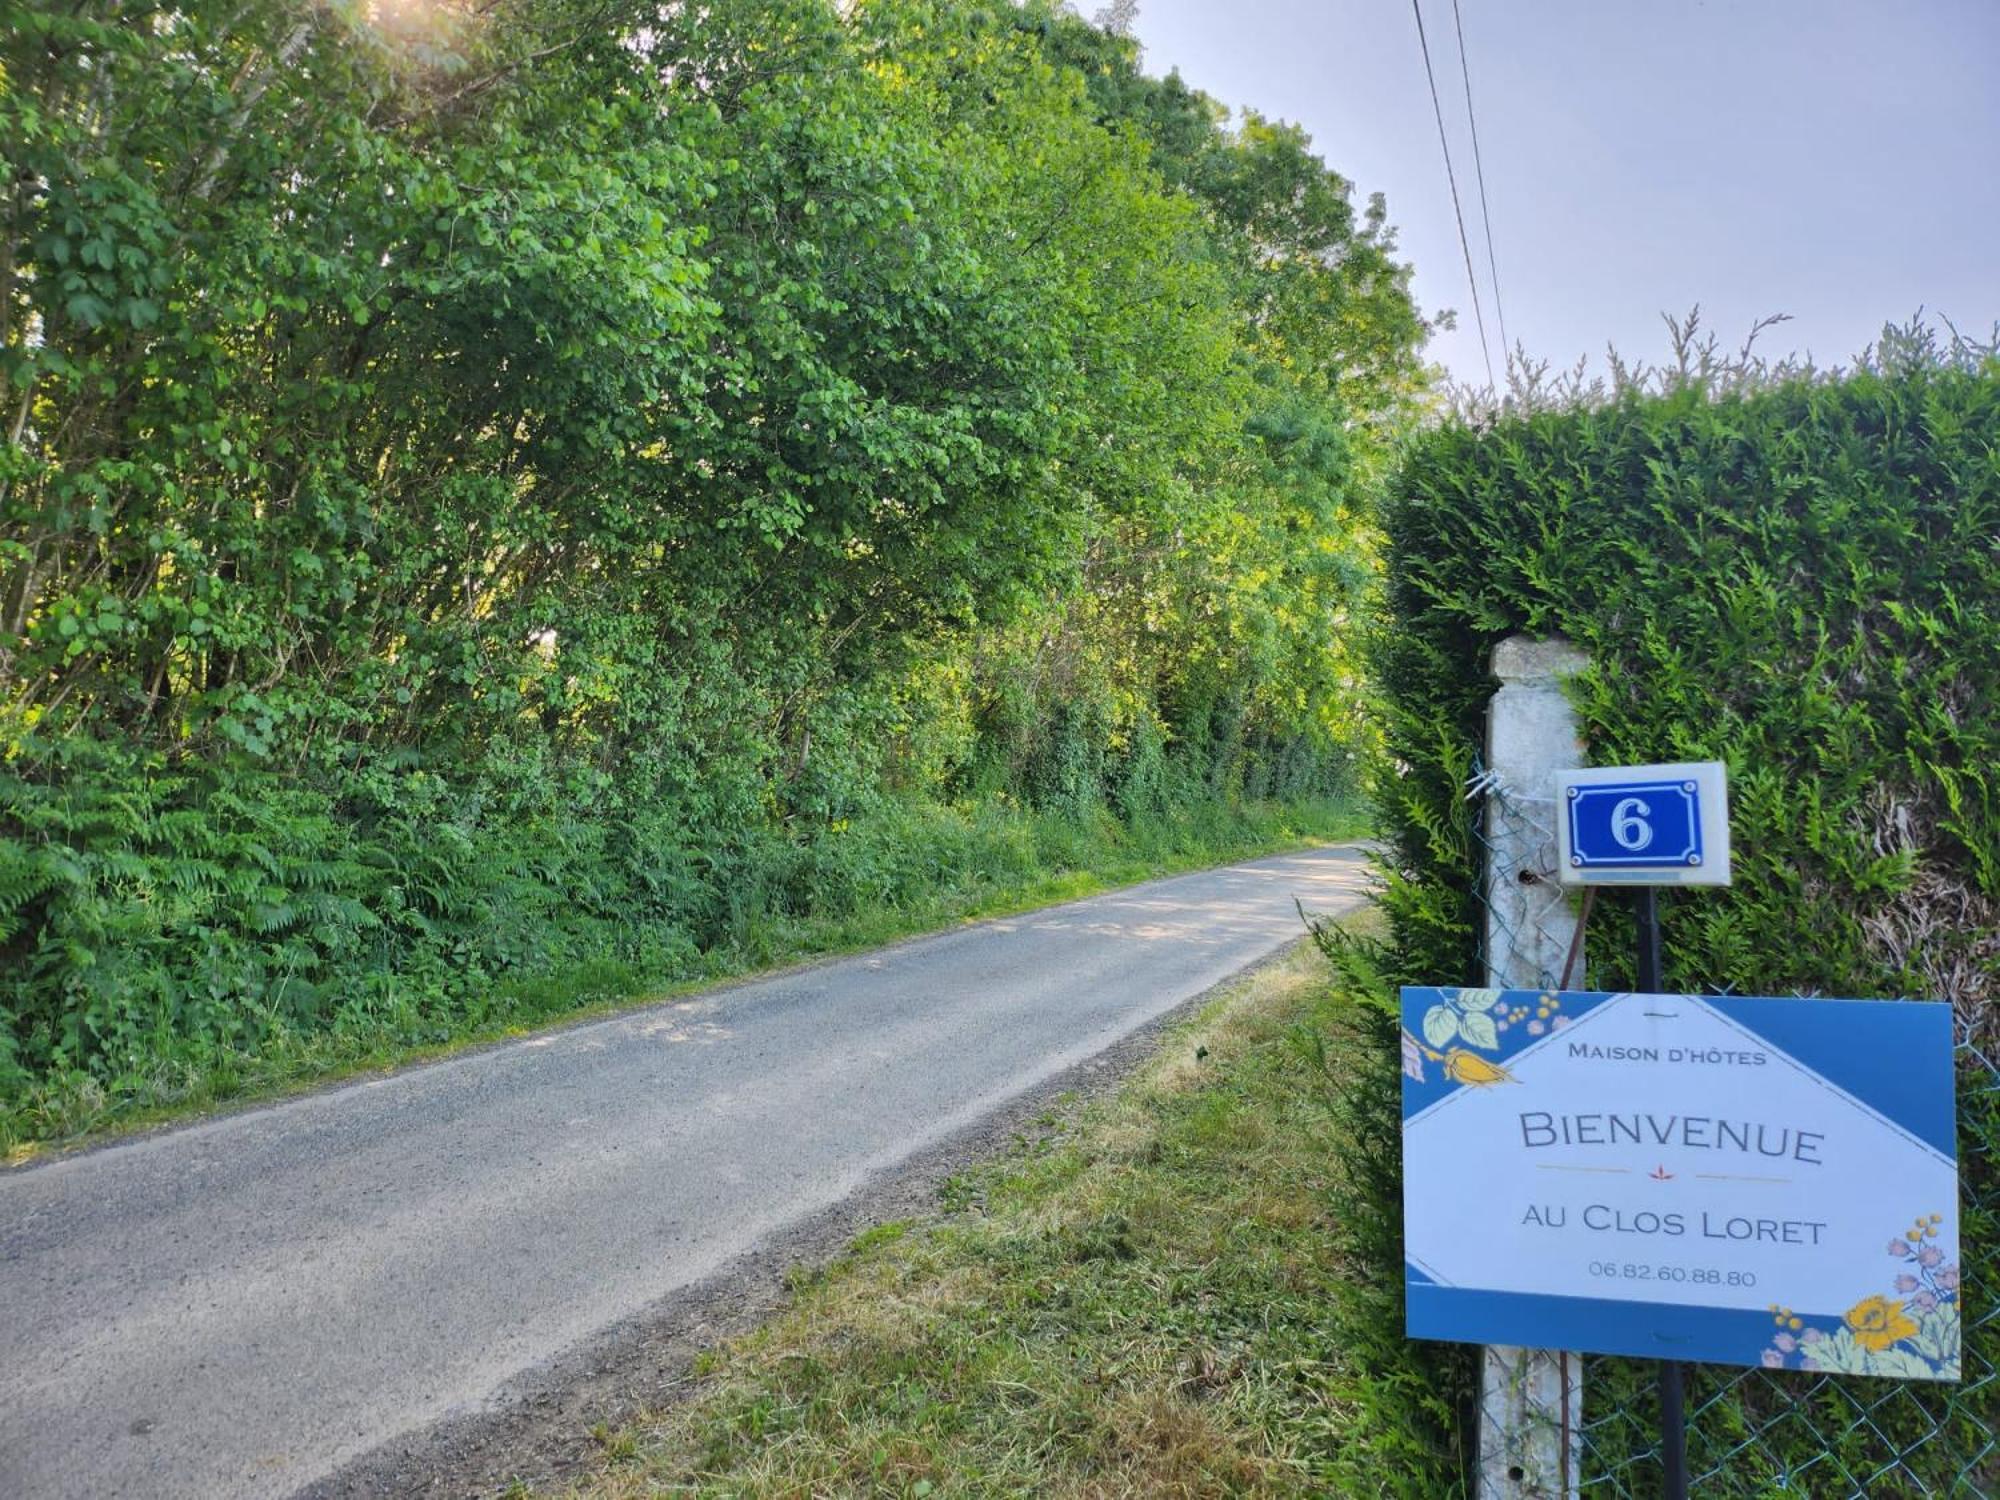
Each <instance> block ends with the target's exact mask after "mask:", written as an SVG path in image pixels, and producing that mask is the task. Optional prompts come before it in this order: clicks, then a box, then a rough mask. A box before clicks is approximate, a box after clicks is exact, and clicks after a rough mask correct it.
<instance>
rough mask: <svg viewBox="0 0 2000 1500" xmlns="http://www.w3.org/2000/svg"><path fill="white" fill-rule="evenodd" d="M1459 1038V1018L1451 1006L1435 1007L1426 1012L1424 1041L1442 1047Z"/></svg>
mask: <svg viewBox="0 0 2000 1500" xmlns="http://www.w3.org/2000/svg"><path fill="white" fill-rule="evenodd" d="M1457 1036H1458V1017H1457V1016H1456V1015H1454V1014H1453V1013H1452V1009H1451V1007H1450V1006H1449V1005H1433V1006H1432V1007H1431V1008H1430V1009H1429V1010H1427V1011H1425V1012H1424V1040H1425V1041H1427V1042H1429V1043H1430V1044H1431V1045H1432V1046H1433V1047H1442V1046H1443V1045H1444V1044H1445V1043H1446V1042H1449V1041H1452V1040H1454V1039H1455V1038H1456V1037H1457Z"/></svg>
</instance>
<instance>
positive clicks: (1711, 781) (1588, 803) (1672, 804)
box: [1556, 761, 1730, 1500]
mask: <svg viewBox="0 0 2000 1500" xmlns="http://www.w3.org/2000/svg"><path fill="white" fill-rule="evenodd" d="M1556 781H1557V786H1558V791H1557V803H1558V816H1559V817H1560V818H1561V820H1562V827H1561V838H1560V842H1559V846H1558V847H1559V852H1560V858H1559V860H1558V871H1559V874H1558V878H1559V879H1560V880H1561V881H1562V883H1563V884H1564V885H1584V886H1590V885H1630V886H1633V887H1636V889H1635V890H1634V891H1633V893H1632V894H1633V915H1634V917H1635V919H1636V926H1637V929H1638V933H1637V938H1638V951H1637V953H1636V955H1635V957H1636V958H1637V960H1638V963H1637V968H1638V986H1639V989H1640V990H1641V991H1642V992H1644V993H1647V994H1658V993H1660V992H1661V991H1662V990H1663V989H1665V987H1666V981H1665V980H1664V979H1663V978H1662V975H1661V967H1662V966H1661V962H1660V903H1659V894H1658V887H1660V886H1662V885H1727V884H1729V879H1730V872H1729V800H1728V798H1729V793H1728V786H1727V784H1726V780H1725V776H1724V771H1723V767H1722V765H1721V763H1720V762H1717V761H1706V762H1698V763H1688V764H1677V765H1665V766H1600V767H1593V768H1592V769H1590V770H1579V771H1564V772H1561V773H1559V774H1558V776H1557V778H1556ZM1660 1460H1661V1464H1662V1467H1663V1468H1664V1469H1665V1471H1666V1473H1665V1479H1666V1496H1667V1500H1687V1495H1688V1470H1687V1390H1686V1375H1685V1372H1684V1370H1683V1369H1682V1367H1681V1364H1680V1361H1678V1360H1671V1359H1663V1360H1661V1361H1660Z"/></svg>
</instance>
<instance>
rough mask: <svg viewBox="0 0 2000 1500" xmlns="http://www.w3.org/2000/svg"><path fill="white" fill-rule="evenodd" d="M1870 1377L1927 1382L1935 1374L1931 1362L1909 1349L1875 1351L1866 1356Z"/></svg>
mask: <svg viewBox="0 0 2000 1500" xmlns="http://www.w3.org/2000/svg"><path fill="white" fill-rule="evenodd" d="M1868 1373H1869V1374H1870V1375H1889V1376H1893V1377H1894V1378H1895V1379H1897V1380H1929V1379H1931V1378H1932V1377H1933V1376H1934V1375H1935V1374H1936V1373H1937V1372H1936V1371H1934V1370H1933V1369H1932V1368H1931V1362H1930V1361H1929V1360H1927V1359H1925V1358H1924V1357H1923V1356H1922V1355H1921V1354H1917V1353H1915V1352H1913V1351H1912V1350H1909V1349H1877V1350H1875V1351H1874V1352H1872V1353H1871V1354H1870V1355H1869V1356H1868Z"/></svg>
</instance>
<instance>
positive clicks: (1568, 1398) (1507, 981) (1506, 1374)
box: [1479, 635, 1588, 1500]
mask: <svg viewBox="0 0 2000 1500" xmlns="http://www.w3.org/2000/svg"><path fill="white" fill-rule="evenodd" d="M1587 664H1588V659H1587V658H1586V657H1585V656H1584V655H1583V653H1582V652H1580V651H1578V650H1577V649H1576V648H1575V647H1574V646H1572V645H1570V644H1569V642H1567V641H1564V640H1559V639H1558V640H1542V641H1538V640H1533V639H1530V638H1529V637H1527V636H1522V635H1516V636H1509V637H1508V638H1507V639H1506V640H1504V641H1501V642H1500V643H1499V644H1498V645H1497V646H1495V647H1494V648H1493V675H1494V676H1495V677H1497V678H1498V679H1499V680H1500V690H1499V691H1498V692H1496V693H1495V694H1494V695H1493V701H1492V704H1491V705H1490V707H1489V708H1488V709H1487V720H1486V768H1487V771H1488V773H1489V777H1490V789H1489V791H1488V793H1487V797H1486V847H1487V864H1486V934H1485V936H1486V983H1487V984H1489V985H1493V986H1497V987H1499V988H1501V989H1554V988H1556V987H1557V986H1558V985H1559V984H1560V983H1561V982H1562V974H1563V966H1564V964H1565V962H1566V961H1567V960H1568V957H1569V953H1570V947H1571V945H1572V943H1573V941H1574V940H1575V937H1576V914H1575V913H1574V912H1572V911H1571V910H1570V905H1569V900H1568V897H1567V896H1566V895H1565V894H1564V892H1563V891H1562V890H1561V888H1560V887H1558V886H1557V884H1556V849H1555V826H1556V821H1555V813H1556V807H1555V782H1554V773H1555V772H1557V771H1559V770H1567V769H1569V768H1571V767H1574V766H1580V765H1582V764H1583V746H1582V743H1581V741H1580V740H1579V739H1578V737H1577V732H1576V713H1575V711H1574V710H1573V709H1572V708H1571V707H1570V703H1569V699H1568V698H1566V697H1565V696H1564V695H1563V689H1562V683H1563V679H1564V678H1566V677H1570V676H1573V675H1574V674H1576V673H1577V672H1580V671H1582V670H1583V668H1584V667H1585V666H1586V665H1587ZM1581 967H1582V966H1581V963H1579V965H1578V973H1577V974H1575V975H1573V976H1572V984H1575V985H1580V984H1581V983H1582V973H1581ZM1582 1417H1583V1379H1582V1360H1581V1357H1580V1356H1579V1355H1576V1354H1567V1353H1561V1352H1558V1351H1555V1350H1550V1349H1517V1348H1513V1347H1510V1346H1502V1345H1489V1346H1488V1347H1487V1348H1486V1350H1485V1355H1484V1361H1483V1367H1482V1369H1481V1372H1480V1389H1479V1495H1480V1500H1571V1497H1574V1496H1575V1495H1576V1494H1577V1478H1578V1470H1579V1466H1580V1462H1581V1459H1582V1453H1583V1439H1582Z"/></svg>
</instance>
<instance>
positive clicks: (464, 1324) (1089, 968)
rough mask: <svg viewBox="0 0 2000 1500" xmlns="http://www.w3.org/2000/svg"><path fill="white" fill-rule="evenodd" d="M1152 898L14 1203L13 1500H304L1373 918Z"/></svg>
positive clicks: (1, 1305)
mask: <svg viewBox="0 0 2000 1500" xmlns="http://www.w3.org/2000/svg"><path fill="white" fill-rule="evenodd" d="M1364 882H1365V868H1364V865H1363V863H1362V859H1361V856H1360V854H1359V853H1358V852H1357V851H1354V850H1332V849H1329V850H1318V851H1313V852H1309V853H1304V854H1296V855H1286V856H1280V857H1278V858H1274V859H1265V860H1258V861H1255V862H1252V863H1249V864H1243V865H1238V866H1234V867H1232V868H1229V869H1224V870H1215V871H1207V872H1204V873H1201V874H1196V875H1187V876H1181V877H1179V878H1177V879H1172V880H1162V881H1155V882H1153V883H1151V884H1149V885H1143V886H1136V887H1133V888H1131V889H1129V890H1125V891H1121V892H1117V893H1114V894H1111V895H1106V896H1099V897H1095V898H1093V899H1090V900H1086V901H1078V902H1073V903H1070V904H1068V905H1065V906H1059V907H1052V908H1049V909H1047V910H1045V911H1040V912H1035V913H1031V914H1028V915H1025V916H1020V917H1011V918H1005V919H1000V920H996V921H989V922H982V923H978V924H976V925H970V926H965V927H961V928H957V929H955V930H952V931H950V932H946V933H942V934H939V935H937V936H933V937H928V938H920V939H917V940H915V941H912V942H908V943H903V944H900V945H898V946H896V947H893V948H888V949H883V950H880V951H878V952H875V953H871V954H862V955H859V956H856V957H853V958H847V959H841V960H838V961H835V962H830V963H825V964H821V965H817V966H814V967H811V968H806V969H802V970H798V971H794V972H791V973H787V974H782V975H779V976H776V977H774V978H769V979H764V980H759V981H754V982H751V983H747V984H742V985H737V986H733V987H730V988H728V989H724V990H718V991H713V992H710V993H707V994H703V995H697V996H693V997H689V998H686V999H681V1000H675V1001H670V1002H665V1003H662V1004H659V1005H655V1006H652V1007H649V1008H646V1009H642V1010H634V1011H631V1012H627V1013H625V1014H623V1015H620V1016H618V1017H615V1018H613V1019H610V1020H605V1021H598V1022H593V1023H590V1024H586V1025H581V1026H576V1027H573V1028H570V1029H567V1030H562V1031H556V1032H552V1033H549V1034H546V1035H542V1036H537V1037H532V1038H528V1039H525V1040H522V1041H518V1042H511V1043H508V1044H506V1045H503V1046H499V1047H495V1048H492V1049H489V1050H486V1051H481V1052H476V1053H471V1054H468V1055H465V1056H462V1057H458V1058H455V1059H451V1060H449V1061H445V1062H441V1063H435V1064H431V1065H428V1066H424V1067H417V1068H412V1069H410V1070H408V1071H405V1072H401V1073H397V1074H393V1075H390V1076H386V1077H380V1078H373V1079H369V1080H366V1081H361V1082H356V1083H352V1084H348V1085H344V1086H342V1087H338V1088H333V1089H329V1090H327V1091H325V1092H322V1093H317V1094H312V1095H309V1096H306V1097H303V1098H299V1099H294V1100H291V1101H288V1102H285V1103H281V1104H277V1105H274V1106H271V1107H268V1108H262V1109H256V1110H252V1111H249V1112H246V1113H241V1114H236V1115H231V1116H227V1117H224V1118H221V1119H216V1120H211V1121H208V1122H206V1123H202V1124H198V1125H193V1126H189V1127H187V1128H185V1129H180V1130H174V1131H169V1132H166V1133H163V1134H158V1135H154V1136H149V1137H146V1138H142V1139H137V1140H134V1141H131V1142H128V1143H125V1144H122V1145H116V1146H111V1147H107V1148H105V1149H102V1150H98V1151H92V1152H87V1153H84V1154H82V1155H78V1156H73V1157H70V1158H67V1159H57V1160H53V1161H50V1162H47V1163H44V1164H40V1165H32V1166H28V1167H25V1168H22V1169H18V1170H15V1171H12V1172H4V1173H0V1496H6V1497H9V1500H32V1497H41V1496H63V1497H67V1496H78V1497H83V1496H88V1497H91V1500H110V1497H114V1496H132V1497H141V1496H143V1497H146V1500H163V1497H173V1496H191V1497H192V1496H199V1497H203V1500H226V1497H232V1496H260V1497H261V1496H282V1495H288V1494H290V1493H292V1492H293V1491H295V1490H297V1489H299V1488H300V1487H301V1486H304V1485H306V1484H309V1483H311V1482H313V1481H314V1480H317V1479H321V1478H323V1477H324V1476H326V1475H328V1474H331V1473H332V1472H334V1471H335V1470H336V1469H338V1468H340V1467H341V1466H342V1465H344V1464H346V1463H347V1462H349V1461H350V1460H353V1459H355V1458H357V1457H359V1456H361V1455H363V1454H366V1453H368V1452H370V1451H371V1450H373V1449H375V1448H376V1447H378V1446H379V1445H381V1444H383V1443H386V1442H388V1441H390V1440H391V1439H394V1438H397V1437H398V1436H400V1435H404V1434H409V1433H412V1432H414V1431H416V1430H418V1429H421V1428H424V1427H427V1426H428V1425H430V1424H431V1423H433V1422H436V1421H438V1420H440V1419H443V1418H446V1417H450V1416H454V1415H462V1414H464V1413H467V1412H470V1411H477V1410H479V1409H480V1408H481V1406H482V1405H483V1404H484V1403H488V1402H490V1401H492V1400H493V1399H494V1397H495V1395H496V1393H497V1392H498V1391H499V1390H500V1389H501V1387H503V1386H504V1385H506V1384H507V1382H508V1381H509V1380H510V1379H512V1378H514V1377H516V1376H518V1375H520V1374H522V1373H523V1372H525V1371H528V1370H532V1369H534V1368H536V1367H538V1366H540V1365H542V1364H544V1363H546V1362H548V1361H550V1360H552V1359H554V1358H555V1357H556V1356H557V1355H559V1354H561V1353H562V1352H563V1351H564V1350H566V1349H569V1348H572V1347H574V1346H576V1345H577V1344H579V1343H580V1342H581V1341H583V1340H586V1339H588V1338H590V1337H591V1336H592V1335H594V1334H599V1333H601V1332H602V1331H604V1330H606V1329H608V1328H610V1327H612V1326H613V1325H615V1324H618V1323H619V1322H621V1321H622V1320H625V1319H628V1318H631V1317H633V1316H635V1315H637V1314H639V1313H641V1312H643V1311H644V1310H645V1309H647V1308H648V1307H650V1306H653V1305H655V1304H658V1303H660V1302H661V1301H662V1299H666V1298H669V1297H671V1296H672V1294H673V1293H674V1292H675V1290H676V1289H677V1288H687V1287H689V1286H691V1285H693V1284H694V1283H696V1282H698V1281H700V1280H702V1279H703V1278H705V1277H708V1276H710V1275H713V1274H714V1273H716V1272H717V1271H719V1270H721V1269H722V1268H723V1267H725V1266H727V1265H728V1264H729V1263H730V1262H731V1261H733V1260H735V1259H737V1258H738V1257H740V1256H742V1255H744V1254H745V1253H746V1252H748V1251H749V1250H751V1249H752V1248H753V1247H754V1246H756V1245H757V1244H758V1242H759V1241H760V1240H761V1239H763V1238H765V1237H767V1236H771V1235H774V1234H777V1233H779V1232H781V1231H782V1230H783V1229H784V1228H785V1227H786V1226H787V1225H790V1224H794V1223H797V1222H799V1221H801V1220H803V1219H804V1218H806V1217H807V1216H810V1215H812V1214H814V1213H816V1212H819V1211H822V1210H824V1209H825V1208H827V1207H828V1206H829V1205H831V1204H834V1203H837V1202H839V1201H840V1200H842V1199H843V1198H845V1197H846V1196H847V1195H849V1194H851V1193H853V1192H855V1191H856V1190H857V1189H858V1188H860V1187H861V1186H862V1185H863V1184H864V1183H867V1182H869V1181H870V1180H871V1179H873V1178H876V1177H878V1176H880V1175H881V1174H884V1173H887V1172H890V1171H891V1170H893V1169H894V1168H895V1167H896V1166H897V1165H898V1164H899V1163H901V1162H904V1161H906V1160H908V1159H909V1158H910V1157H912V1156H914V1155H915V1154H917V1153H918V1152H920V1151H923V1150H924V1149H926V1148H927V1147H929V1146H932V1145H935V1144H937V1143H938V1142H941V1141H944V1140H947V1139H948V1138H950V1137H952V1136H953V1135H954V1134H956V1133H959V1132H962V1131H965V1130H966V1129H968V1128H970V1127H972V1126H974V1125H976V1123H977V1122H978V1121H979V1120H980V1119H981V1118H982V1117H983V1116H985V1115H987V1114H989V1113H991V1112H993V1111H995V1110H997V1109H999V1108H1001V1107H1002V1106H1004V1105H1005V1104H1006V1103H1007V1101H1008V1100H1010V1099H1012V1098H1014V1097H1016V1096H1018V1095H1020V1094H1022V1093H1024V1092H1025V1091H1027V1090H1030V1089H1033V1088H1034V1087H1036V1086H1037V1085H1038V1084H1042V1083H1045V1082H1047V1081H1048V1080H1050V1079H1052V1078H1054V1077H1056V1076H1057V1075H1059V1074H1060V1073H1062V1072H1064V1071H1065V1070H1067V1069H1069V1068H1071V1067H1074V1066H1075V1065H1077V1064H1079V1063H1081V1062H1083V1061H1085V1060H1086V1059H1088V1058H1090V1057H1091V1056H1093V1055H1094V1054H1096V1053H1098V1052H1100V1051H1103V1050H1104V1049H1105V1048H1107V1047H1109V1046H1111V1045H1112V1044H1114V1043H1115V1042H1117V1041H1118V1040H1119V1039H1120V1038H1121V1037H1124V1036H1126V1035H1128V1034H1130V1033H1131V1032H1133V1031H1135V1030H1137V1029H1138V1028H1140V1027H1142V1026H1144V1025H1145V1024H1146V1023H1147V1022H1148V1021H1151V1020H1153V1019H1155V1018H1157V1017H1158V1016H1160V1015H1161V1014H1162V1013H1164V1012H1166V1011H1169V1010H1171V1009H1173V1008H1174V1007H1176V1006H1178V1005H1180V1004H1182V1003H1183V1002H1185V1001H1186V1000H1188V999H1190V998H1192V997H1193V996H1196V995H1199V994H1200V993H1202V992H1203V991H1204V990H1207V989H1209V988H1211V987H1212V986H1214V985H1216V984H1218V983H1220V982H1221V981H1222V980H1224V979H1226V978H1228V977H1229V976H1230V975H1231V974H1233V973H1235V972H1237V971H1238V970H1240V969H1243V968H1245V967H1246V966H1248V965H1250V964H1252V963H1254V962H1255V961H1257V960H1258V959H1260V958H1262V957H1264V956H1266V955H1267V954H1269V953H1271V952H1273V951H1274V950H1276V949H1277V948H1279V947H1280V946H1282V945H1283V944H1285V943H1287V942H1289V941H1291V940H1292V939H1294V938H1296V937H1298V936H1299V934H1300V930H1301V929H1300V923H1299V916H1298V911H1297V908H1296V906H1295V904H1294V903H1295V901H1302V902H1304V904H1305V905H1306V907H1307V908H1308V909H1309V910H1315V911H1322V912H1337V911H1341V910H1344V909H1346V908H1348V907H1351V906H1353V905H1354V904H1356V903H1357V902H1358V901H1359V900H1360V899H1361V894H1362V890H1363V886H1364Z"/></svg>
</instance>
